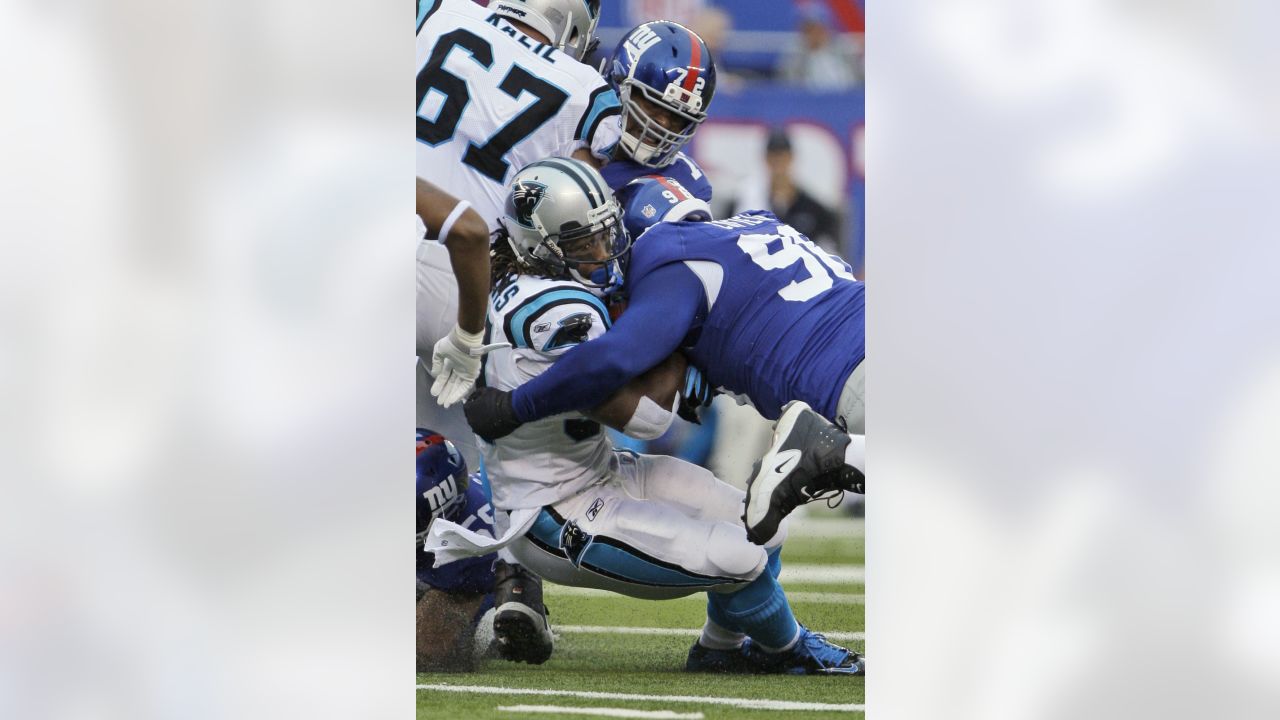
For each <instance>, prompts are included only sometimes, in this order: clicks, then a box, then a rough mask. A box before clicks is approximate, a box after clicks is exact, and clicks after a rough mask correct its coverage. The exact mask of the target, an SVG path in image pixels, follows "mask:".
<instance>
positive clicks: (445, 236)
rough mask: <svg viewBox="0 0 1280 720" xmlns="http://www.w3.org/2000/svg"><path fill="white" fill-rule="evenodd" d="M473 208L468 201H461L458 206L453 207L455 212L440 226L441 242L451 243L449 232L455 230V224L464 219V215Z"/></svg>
mask: <svg viewBox="0 0 1280 720" xmlns="http://www.w3.org/2000/svg"><path fill="white" fill-rule="evenodd" d="M469 207H471V203H469V202H467V201H466V200H459V201H458V204H457V205H454V206H453V210H452V211H451V212H450V213H449V217H447V218H445V219H444V223H443V224H442V225H440V242H442V243H448V242H449V231H450V230H452V229H453V224H454V223H456V222H458V218H460V217H462V213H464V212H466V211H467V208H469Z"/></svg>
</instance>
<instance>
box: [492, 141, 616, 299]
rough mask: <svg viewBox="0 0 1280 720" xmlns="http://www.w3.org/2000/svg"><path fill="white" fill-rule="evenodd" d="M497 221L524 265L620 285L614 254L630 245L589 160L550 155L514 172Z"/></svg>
mask: <svg viewBox="0 0 1280 720" xmlns="http://www.w3.org/2000/svg"><path fill="white" fill-rule="evenodd" d="M501 220H502V225H503V227H504V228H505V229H506V232H507V242H508V243H510V245H511V249H512V250H513V251H515V254H516V258H517V259H518V260H519V262H520V264H521V265H522V266H523V268H524V269H525V270H527V271H529V272H532V273H534V274H537V275H542V276H544V277H549V278H560V277H568V278H571V279H573V280H575V281H577V282H579V283H581V284H582V285H585V286H586V287H588V288H590V289H592V290H595V291H598V292H599V294H601V295H608V294H611V293H612V292H614V291H616V290H617V289H619V288H620V287H621V286H622V267H621V264H620V263H619V259H620V258H622V257H623V256H624V255H626V253H627V251H628V250H630V248H631V239H630V237H628V235H627V233H626V230H625V229H624V228H623V226H622V210H621V209H620V208H619V207H618V202H617V201H616V200H614V198H613V194H612V193H610V192H609V186H608V185H606V184H605V181H604V178H602V177H600V173H599V172H597V171H596V169H595V168H593V167H591V166H590V165H588V164H586V163H584V162H581V161H578V160H572V159H568V158H549V159H547V160H539V161H537V162H535V163H531V164H529V165H527V166H525V167H524V168H523V169H521V170H520V172H518V173H516V175H515V177H514V178H513V179H512V181H511V187H510V189H509V190H508V192H507V202H506V207H505V209H504V211H503V216H502V219H501Z"/></svg>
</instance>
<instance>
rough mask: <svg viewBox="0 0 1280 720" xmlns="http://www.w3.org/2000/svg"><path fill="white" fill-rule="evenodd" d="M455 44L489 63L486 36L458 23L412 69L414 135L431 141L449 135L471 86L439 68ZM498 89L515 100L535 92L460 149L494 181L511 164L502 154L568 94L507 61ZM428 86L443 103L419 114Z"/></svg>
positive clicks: (483, 64) (480, 62)
mask: <svg viewBox="0 0 1280 720" xmlns="http://www.w3.org/2000/svg"><path fill="white" fill-rule="evenodd" d="M455 48H458V49H461V50H463V51H464V52H466V53H467V54H468V55H470V56H471V60H473V61H474V62H475V63H476V64H477V65H479V66H480V67H482V68H484V69H485V70H486V71H489V70H491V69H492V67H493V46H491V45H490V44H489V41H488V40H485V39H484V38H482V37H480V36H479V35H476V34H475V33H473V32H471V31H469V30H465V29H462V28H459V29H457V30H454V31H453V32H448V33H445V34H444V35H441V36H440V39H439V40H438V41H437V42H436V46H435V48H434V49H433V50H432V51H431V57H430V59H428V60H427V64H426V65H424V66H422V70H420V71H418V140H419V141H421V142H424V143H427V144H428V145H431V146H436V145H439V144H441V143H443V142H447V141H449V140H450V139H452V138H453V133H454V131H456V130H457V129H458V122H459V121H461V120H462V113H463V111H465V110H466V108H467V105H468V104H470V102H471V91H470V90H469V89H468V88H467V83H466V81H465V80H463V79H462V78H460V77H458V76H457V75H454V74H453V73H451V72H449V71H448V70H446V69H445V68H444V61H445V59H446V58H448V57H449V53H450V52H451V51H453V50H454V49H455ZM498 89H499V90H501V91H502V92H504V93H506V94H507V95H510V96H511V97H513V98H515V99H517V100H519V99H520V96H521V95H522V94H524V93H529V94H530V95H533V96H534V97H535V98H537V100H536V101H535V102H534V103H533V105H530V106H529V107H528V108H527V109H526V110H525V111H524V112H522V113H520V114H519V115H516V116H515V117H513V118H511V120H510V121H508V122H507V124H506V125H503V126H502V127H500V128H498V131H497V132H495V133H494V134H493V136H492V137H490V138H489V139H488V141H486V142H485V143H484V144H483V145H476V144H475V143H470V145H469V146H468V147H467V152H466V154H465V155H463V156H462V162H463V163H464V164H466V165H469V166H471V167H473V168H475V169H476V170H478V171H480V173H481V174H483V175H484V176H485V177H488V178H489V179H491V180H493V181H494V182H499V183H500V182H502V181H503V179H504V178H505V177H506V176H507V171H508V170H510V169H511V166H510V164H509V163H507V161H506V160H504V159H503V156H504V155H506V154H507V153H508V152H510V150H511V148H512V147H514V146H515V144H516V143H518V142H520V141H521V140H524V139H525V138H527V137H529V135H531V134H532V133H533V131H534V130H537V129H538V128H539V127H540V126H541V125H542V124H543V123H545V122H546V121H547V120H550V119H551V118H552V117H554V116H555V114H556V113H557V112H558V111H559V110H560V107H561V106H562V105H564V102H565V100H567V99H568V98H569V95H568V93H566V92H565V91H563V90H561V89H560V88H558V87H556V86H555V85H552V84H551V83H549V82H547V81H546V80H543V79H542V78H539V77H537V76H535V75H533V74H532V73H530V72H529V71H528V70H525V69H524V68H522V67H520V66H519V65H512V66H511V69H510V70H508V71H507V75H506V77H504V78H503V79H502V82H500V83H499V84H498ZM432 90H434V91H436V92H438V93H442V94H443V95H444V96H445V100H444V105H443V106H441V108H440V112H438V113H437V114H436V117H435V119H432V118H427V117H423V115H422V106H423V104H424V103H425V102H426V100H427V95H428V94H429V93H430V92H431V91H432Z"/></svg>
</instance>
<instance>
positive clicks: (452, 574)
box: [418, 472, 498, 593]
mask: <svg viewBox="0 0 1280 720" xmlns="http://www.w3.org/2000/svg"><path fill="white" fill-rule="evenodd" d="M444 517H445V519H447V520H449V521H451V522H455V523H457V524H459V525H461V526H462V527H464V528H466V529H468V530H474V531H476V532H479V533H482V534H485V535H488V536H489V537H494V531H493V507H492V506H491V505H490V504H489V495H488V493H487V492H486V491H485V486H484V480H483V478H482V477H481V476H480V473H478V472H476V473H472V474H471V481H470V482H469V483H467V492H466V501H465V502H463V503H460V504H458V505H457V506H456V507H454V508H451V509H450V510H449V511H448V512H446V513H445V515H444ZM497 559H498V555H497V554H496V553H490V554H488V555H481V556H480V557H472V558H464V559H462V560H455V561H454V562H451V563H447V564H445V565H441V566H440V567H438V568H433V567H431V563H432V561H433V558H432V556H431V554H430V553H426V552H423V551H422V541H421V539H419V541H418V580H420V581H421V582H423V583H425V584H427V585H430V586H431V587H433V588H435V589H437V590H443V591H445V592H465V593H488V592H491V591H492V590H493V583H494V579H493V564H494V562H495V561H497Z"/></svg>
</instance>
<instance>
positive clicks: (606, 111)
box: [571, 80, 622, 169]
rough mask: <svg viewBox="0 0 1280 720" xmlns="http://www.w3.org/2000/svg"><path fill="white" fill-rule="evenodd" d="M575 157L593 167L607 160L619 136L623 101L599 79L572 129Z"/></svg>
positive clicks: (602, 164)
mask: <svg viewBox="0 0 1280 720" xmlns="http://www.w3.org/2000/svg"><path fill="white" fill-rule="evenodd" d="M573 137H574V145H575V147H574V150H573V152H572V153H571V156H572V157H573V158H574V159H577V160H581V161H583V162H586V163H589V164H591V165H592V166H593V167H595V168H596V169H599V168H601V167H603V166H604V165H605V164H606V163H608V162H609V158H610V156H611V154H612V153H613V148H614V146H615V145H617V144H618V140H619V139H620V138H621V137H622V104H621V103H620V102H619V101H618V94H617V93H616V92H614V90H613V88H612V87H610V86H609V84H608V83H606V82H604V81H603V80H601V82H600V84H599V85H598V86H596V88H595V89H594V90H592V91H591V94H590V95H588V96H587V101H586V105H585V107H583V109H582V114H581V115H580V116H579V118H578V125H577V127H576V128H575V129H574V134H573Z"/></svg>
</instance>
